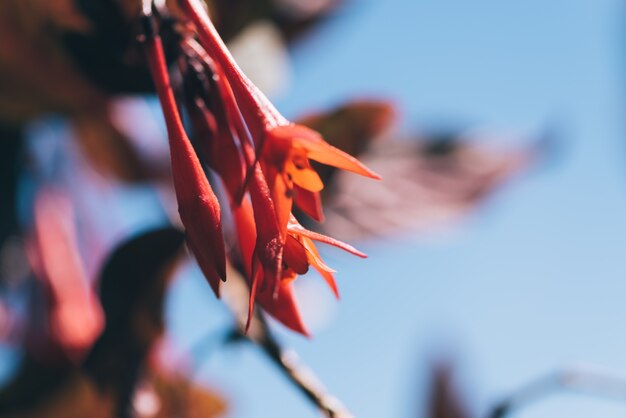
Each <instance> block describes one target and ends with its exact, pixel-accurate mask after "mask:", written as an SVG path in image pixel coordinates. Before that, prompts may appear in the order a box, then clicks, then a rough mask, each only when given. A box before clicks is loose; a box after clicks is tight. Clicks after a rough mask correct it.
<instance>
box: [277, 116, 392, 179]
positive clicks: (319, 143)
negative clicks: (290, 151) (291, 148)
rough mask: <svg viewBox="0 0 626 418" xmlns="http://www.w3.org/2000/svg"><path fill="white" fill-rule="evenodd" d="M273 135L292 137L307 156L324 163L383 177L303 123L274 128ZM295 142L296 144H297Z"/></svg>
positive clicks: (375, 177)
mask: <svg viewBox="0 0 626 418" xmlns="http://www.w3.org/2000/svg"><path fill="white" fill-rule="evenodd" d="M272 135H274V136H275V137H277V138H281V139H287V138H291V139H292V140H293V141H294V143H295V144H297V145H299V146H301V147H302V148H304V149H305V150H306V151H307V157H308V158H310V159H312V160H315V161H318V162H320V163H322V164H326V165H330V166H333V167H337V168H341V169H343V170H347V171H351V172H353V173H356V174H360V175H362V176H365V177H370V178H373V179H378V180H380V179H381V177H380V176H379V175H378V174H376V173H375V172H373V171H372V170H370V169H369V168H367V167H366V166H365V165H363V164H362V163H361V162H359V160H357V159H356V158H354V157H353V156H351V155H349V154H346V153H345V152H343V151H341V150H340V149H339V148H335V147H333V146H332V145H330V144H329V143H328V142H326V141H324V139H323V138H322V136H321V135H320V134H319V133H318V132H316V131H314V130H312V129H309V128H307V127H306V126H302V125H295V124H292V125H287V126H279V127H276V128H274V129H273V130H272ZM295 144H294V145H295Z"/></svg>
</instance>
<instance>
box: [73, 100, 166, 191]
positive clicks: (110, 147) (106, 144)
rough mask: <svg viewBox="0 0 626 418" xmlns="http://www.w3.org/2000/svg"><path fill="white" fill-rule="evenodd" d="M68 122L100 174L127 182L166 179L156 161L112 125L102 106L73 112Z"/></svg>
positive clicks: (91, 164) (106, 111) (91, 163)
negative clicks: (140, 150) (142, 152)
mask: <svg viewBox="0 0 626 418" xmlns="http://www.w3.org/2000/svg"><path fill="white" fill-rule="evenodd" d="M72 122H73V126H74V129H75V133H76V139H77V140H78V142H79V144H80V148H81V150H82V151H83V155H84V156H85V157H86V158H87V160H88V161H89V163H90V166H91V167H92V168H93V169H94V170H96V171H98V172H99V173H100V174H102V175H104V176H107V177H109V176H112V177H114V178H116V179H118V180H122V181H127V182H141V181H149V180H157V179H161V178H169V177H168V176H167V174H168V173H166V172H163V171H165V170H164V169H162V168H161V165H160V164H158V163H155V162H154V161H151V160H149V159H148V158H146V157H144V156H143V155H142V154H141V153H140V152H139V151H138V150H137V148H135V146H134V145H133V143H132V141H131V140H130V138H129V137H128V136H127V135H125V134H124V132H122V131H121V130H120V129H118V127H117V126H115V124H114V123H113V121H112V120H111V117H110V115H109V113H108V110H107V109H106V108H103V109H94V110H93V111H90V112H87V113H82V114H77V115H75V116H74V117H73V118H72Z"/></svg>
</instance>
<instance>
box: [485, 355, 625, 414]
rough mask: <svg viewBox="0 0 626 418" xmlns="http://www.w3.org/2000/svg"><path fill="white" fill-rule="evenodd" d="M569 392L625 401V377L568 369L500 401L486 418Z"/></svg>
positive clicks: (601, 371) (530, 384)
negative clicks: (556, 393)
mask: <svg viewBox="0 0 626 418" xmlns="http://www.w3.org/2000/svg"><path fill="white" fill-rule="evenodd" d="M562 390H566V391H572V392H576V393H580V394H585V395H591V396H594V397H598V398H607V399H614V400H621V401H624V400H626V376H619V375H616V374H612V373H610V372H608V371H604V370H599V369H596V368H590V367H570V368H565V369H563V370H559V371H556V372H554V373H551V374H549V375H547V376H543V377H541V378H539V379H537V380H535V381H532V382H531V383H529V384H527V385H525V386H523V387H522V388H521V389H518V390H517V391H515V392H514V393H513V394H512V395H510V396H508V397H507V398H505V399H504V400H502V401H500V402H499V403H498V404H497V405H496V406H495V407H494V408H493V409H492V410H491V412H490V413H489V415H488V417H489V418H504V417H506V416H509V415H510V414H511V413H512V412H513V411H514V410H518V409H520V408H523V407H526V406H528V405H530V404H532V403H534V402H536V401H538V400H540V399H542V398H545V397H547V396H548V395H551V394H553V393H555V392H558V391H562Z"/></svg>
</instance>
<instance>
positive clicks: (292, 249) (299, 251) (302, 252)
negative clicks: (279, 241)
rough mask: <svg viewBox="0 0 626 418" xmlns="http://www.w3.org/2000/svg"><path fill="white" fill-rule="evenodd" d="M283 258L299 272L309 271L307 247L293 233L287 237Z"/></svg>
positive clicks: (290, 266) (291, 267)
mask: <svg viewBox="0 0 626 418" xmlns="http://www.w3.org/2000/svg"><path fill="white" fill-rule="evenodd" d="M283 260H284V261H285V264H286V265H287V267H289V268H290V269H292V270H293V271H295V272H296V273H297V274H305V273H306V272H307V271H309V259H308V257H307V252H306V249H305V247H304V246H303V245H302V243H301V242H300V241H298V240H297V239H296V238H294V237H293V236H291V235H289V236H288V237H287V241H286V242H285V251H284V253H283ZM283 280H284V279H283Z"/></svg>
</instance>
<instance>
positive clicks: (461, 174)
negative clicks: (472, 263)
mask: <svg viewBox="0 0 626 418" xmlns="http://www.w3.org/2000/svg"><path fill="white" fill-rule="evenodd" d="M542 151H543V150H542V149H537V147H535V146H528V147H526V148H523V149H512V150H501V149H497V148H495V147H487V146H484V145H480V144H474V143H466V142H463V141H461V140H460V139H459V138H454V137H452V138H446V139H445V140H441V139H438V138H434V139H426V140H420V141H417V142H408V141H404V142H401V141H393V140H392V141H386V142H384V143H381V144H378V145H377V146H376V147H373V148H372V149H370V150H368V151H367V152H366V153H364V154H363V155H362V156H361V161H363V163H365V164H366V165H367V166H368V167H370V168H371V169H372V170H374V171H376V172H377V173H379V174H380V175H381V176H382V177H383V180H382V181H380V182H376V183H368V184H367V187H364V184H363V183H362V181H361V179H359V178H358V177H357V176H352V175H350V174H346V173H337V174H338V175H337V176H336V177H335V178H334V179H333V183H332V184H331V193H330V194H328V195H327V197H326V200H325V214H326V222H325V223H324V224H323V225H322V226H321V228H322V230H323V231H326V232H327V233H329V234H330V233H332V234H333V236H335V237H337V238H339V239H343V240H351V239H357V238H363V237H381V236H385V235H389V234H391V233H394V232H400V231H407V230H410V229H416V230H421V231H424V230H429V229H432V228H436V227H440V226H442V225H446V224H449V223H450V222H452V221H455V220H457V219H459V218H460V217H462V216H463V215H465V214H467V213H468V212H469V211H471V210H472V209H474V208H475V207H476V206H477V205H479V204H480V203H481V202H483V200H484V199H485V198H486V197H488V196H489V195H490V194H491V193H492V192H493V191H494V190H495V189H497V187H499V186H501V185H502V184H503V183H504V182H505V181H506V180H508V179H510V178H511V177H512V176H513V175H514V174H515V173H518V172H519V171H520V170H522V169H524V168H526V167H527V166H528V165H529V163H531V162H532V161H533V160H534V159H535V157H536V156H537V153H538V152H542Z"/></svg>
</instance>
